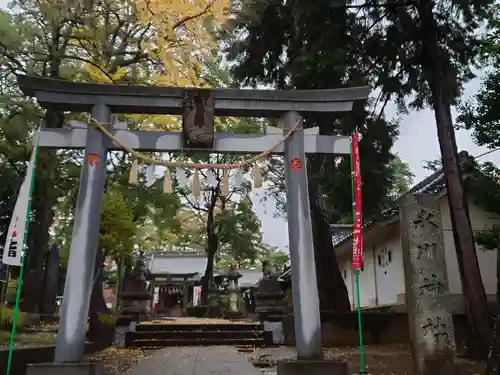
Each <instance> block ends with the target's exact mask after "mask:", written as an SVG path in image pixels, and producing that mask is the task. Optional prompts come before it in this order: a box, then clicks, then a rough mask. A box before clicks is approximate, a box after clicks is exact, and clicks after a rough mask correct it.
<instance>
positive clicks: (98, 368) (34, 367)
mask: <svg viewBox="0 0 500 375" xmlns="http://www.w3.org/2000/svg"><path fill="white" fill-rule="evenodd" d="M103 373H104V366H103V365H102V364H100V363H85V362H78V363H36V364H31V365H28V367H27V368H26V375H102V374H103Z"/></svg>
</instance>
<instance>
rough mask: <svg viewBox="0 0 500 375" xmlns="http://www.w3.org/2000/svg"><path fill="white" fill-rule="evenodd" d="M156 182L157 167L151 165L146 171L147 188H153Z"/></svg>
mask: <svg viewBox="0 0 500 375" xmlns="http://www.w3.org/2000/svg"><path fill="white" fill-rule="evenodd" d="M155 182H156V176H155V165H154V164H150V165H148V168H147V169H146V187H151V186H153V184H154V183H155Z"/></svg>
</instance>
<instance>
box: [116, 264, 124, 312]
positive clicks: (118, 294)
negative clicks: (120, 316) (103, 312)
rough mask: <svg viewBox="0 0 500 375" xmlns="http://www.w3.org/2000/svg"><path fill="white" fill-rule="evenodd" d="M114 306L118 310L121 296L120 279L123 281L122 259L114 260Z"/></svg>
mask: <svg viewBox="0 0 500 375" xmlns="http://www.w3.org/2000/svg"><path fill="white" fill-rule="evenodd" d="M116 274H117V275H116V288H115V294H116V306H115V311H120V303H121V296H122V281H123V260H118V261H117V262H116Z"/></svg>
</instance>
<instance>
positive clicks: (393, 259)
mask: <svg viewBox="0 0 500 375" xmlns="http://www.w3.org/2000/svg"><path fill="white" fill-rule="evenodd" d="M410 193H435V194H438V195H439V197H440V198H439V199H440V207H441V220H442V228H443V238H444V247H445V252H446V265H447V273H448V284H449V292H450V298H451V301H452V309H453V311H454V312H463V299H462V294H461V293H462V285H461V281H460V273H459V270H458V261H457V256H456V252H455V243H454V239H453V232H452V229H451V220H450V211H449V208H448V201H447V196H446V190H445V188H444V184H443V175H442V173H441V172H436V173H434V174H433V175H432V176H430V177H429V178H427V179H425V180H424V181H422V182H421V183H419V184H418V185H416V186H415V187H414V188H413V189H412V190H411V191H410ZM469 212H470V219H471V224H472V229H473V230H474V231H481V230H485V229H487V228H490V227H491V226H492V225H493V224H498V225H500V216H499V215H497V214H494V213H489V212H485V211H484V210H482V209H481V208H479V207H477V206H476V205H475V204H474V203H472V200H469ZM476 249H477V257H478V261H479V266H480V270H481V276H482V279H483V284H484V287H485V290H486V294H487V296H488V299H489V300H490V301H494V300H495V293H496V284H497V280H496V261H497V252H496V251H484V250H483V249H481V248H480V247H479V246H477V245H476ZM335 253H336V255H337V260H338V263H339V268H340V271H341V273H342V276H343V278H344V281H345V283H346V287H347V289H348V292H349V298H350V300H351V305H352V307H353V308H354V307H356V306H357V304H356V289H355V277H354V273H353V271H352V263H351V258H352V238H351V237H350V236H346V237H344V238H343V239H341V240H338V241H337V244H336V246H335ZM363 259H364V267H363V270H362V271H361V272H360V278H359V282H360V306H361V307H362V308H377V307H393V308H394V309H397V310H404V309H405V282H404V280H405V279H404V277H405V275H404V269H403V256H402V248H401V240H400V227H399V210H398V209H393V210H389V211H387V212H386V215H384V219H382V220H380V221H376V222H374V223H372V224H370V225H368V226H367V227H366V228H365V229H364V230H363Z"/></svg>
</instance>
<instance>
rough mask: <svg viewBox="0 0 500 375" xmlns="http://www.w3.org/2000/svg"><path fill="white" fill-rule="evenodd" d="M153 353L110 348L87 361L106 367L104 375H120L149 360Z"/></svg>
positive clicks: (91, 356)
mask: <svg viewBox="0 0 500 375" xmlns="http://www.w3.org/2000/svg"><path fill="white" fill-rule="evenodd" d="M151 353H153V351H143V350H138V349H118V348H108V349H105V350H102V351H100V352H97V353H94V354H92V355H89V356H87V358H86V359H87V360H89V361H92V362H100V363H102V364H103V365H104V374H103V375H120V374H123V373H125V372H126V371H127V370H128V369H129V368H130V367H131V366H133V365H135V364H136V363H138V362H140V361H142V360H144V359H145V358H147V357H148V356H149V355H150V354H151Z"/></svg>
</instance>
